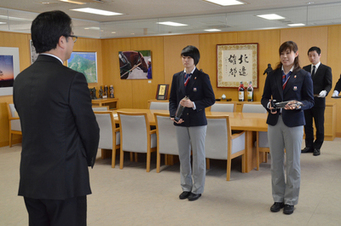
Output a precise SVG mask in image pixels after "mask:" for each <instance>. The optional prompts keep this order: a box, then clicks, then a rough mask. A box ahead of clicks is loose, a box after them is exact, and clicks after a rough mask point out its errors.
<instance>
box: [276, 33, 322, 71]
mask: <svg viewBox="0 0 341 226" xmlns="http://www.w3.org/2000/svg"><path fill="white" fill-rule="evenodd" d="M285 41H294V42H296V44H297V45H298V53H299V58H300V65H301V67H303V66H305V65H308V64H310V62H309V59H308V50H309V48H310V47H312V46H318V47H320V48H321V62H322V63H323V64H326V65H328V60H327V56H328V47H327V46H328V27H308V28H290V29H282V30H281V42H280V44H282V43H283V42H285ZM278 47H279V46H278Z"/></svg>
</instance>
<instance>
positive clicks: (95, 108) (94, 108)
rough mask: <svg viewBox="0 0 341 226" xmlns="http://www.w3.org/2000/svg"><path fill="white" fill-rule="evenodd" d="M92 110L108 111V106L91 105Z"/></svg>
mask: <svg viewBox="0 0 341 226" xmlns="http://www.w3.org/2000/svg"><path fill="white" fill-rule="evenodd" d="M92 110H93V111H109V106H101V107H98V106H92Z"/></svg>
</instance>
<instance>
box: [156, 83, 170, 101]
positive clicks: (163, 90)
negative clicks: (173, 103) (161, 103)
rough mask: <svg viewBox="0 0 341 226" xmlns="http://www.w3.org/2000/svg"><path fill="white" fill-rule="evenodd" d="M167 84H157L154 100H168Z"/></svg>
mask: <svg viewBox="0 0 341 226" xmlns="http://www.w3.org/2000/svg"><path fill="white" fill-rule="evenodd" d="M168 89H169V85H168V84H159V85H158V86H157V92H156V99H157V100H167V99H168Z"/></svg>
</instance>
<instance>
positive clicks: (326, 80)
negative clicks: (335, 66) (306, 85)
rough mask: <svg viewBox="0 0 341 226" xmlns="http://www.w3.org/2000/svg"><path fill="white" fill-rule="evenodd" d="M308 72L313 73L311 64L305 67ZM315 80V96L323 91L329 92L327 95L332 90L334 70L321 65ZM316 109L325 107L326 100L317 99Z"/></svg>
mask: <svg viewBox="0 0 341 226" xmlns="http://www.w3.org/2000/svg"><path fill="white" fill-rule="evenodd" d="M303 69H304V70H306V71H307V72H309V73H310V72H311V64H310V65H307V66H305V67H303ZM312 79H313V85H314V94H315V95H318V94H319V93H320V92H321V91H322V90H326V91H327V95H328V93H329V91H330V90H331V88H332V69H331V68H330V67H328V66H326V65H324V64H320V66H319V67H318V68H317V71H316V72H315V75H314V77H313V78H312ZM314 99H315V105H314V107H325V106H326V98H320V97H315V98H314Z"/></svg>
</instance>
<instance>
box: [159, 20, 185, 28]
mask: <svg viewBox="0 0 341 226" xmlns="http://www.w3.org/2000/svg"><path fill="white" fill-rule="evenodd" d="M156 23H157V24H161V25H167V26H173V27H183V26H188V24H181V23H177V22H172V21H164V22H156Z"/></svg>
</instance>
